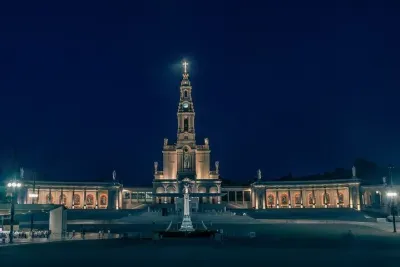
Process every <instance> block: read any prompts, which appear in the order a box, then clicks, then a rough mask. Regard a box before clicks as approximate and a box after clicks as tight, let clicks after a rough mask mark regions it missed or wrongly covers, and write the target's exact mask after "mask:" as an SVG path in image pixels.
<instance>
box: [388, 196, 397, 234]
mask: <svg viewBox="0 0 400 267" xmlns="http://www.w3.org/2000/svg"><path fill="white" fill-rule="evenodd" d="M386 195H387V196H388V197H390V201H391V203H392V205H391V212H392V217H393V233H396V232H397V230H396V217H395V216H396V206H395V203H394V202H395V198H396V197H397V193H396V192H387V193H386Z"/></svg>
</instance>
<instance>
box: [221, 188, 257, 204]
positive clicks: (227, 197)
mask: <svg viewBox="0 0 400 267" xmlns="http://www.w3.org/2000/svg"><path fill="white" fill-rule="evenodd" d="M227 192H228V193H227V196H226V199H227V201H228V204H229V192H230V191H227ZM251 192H253V189H251ZM252 196H253V195H252Z"/></svg>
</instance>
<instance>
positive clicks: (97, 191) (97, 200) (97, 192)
mask: <svg viewBox="0 0 400 267" xmlns="http://www.w3.org/2000/svg"><path fill="white" fill-rule="evenodd" d="M95 208H96V209H98V208H99V189H98V188H96V207H95Z"/></svg>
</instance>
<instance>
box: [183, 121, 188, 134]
mask: <svg viewBox="0 0 400 267" xmlns="http://www.w3.org/2000/svg"><path fill="white" fill-rule="evenodd" d="M183 130H184V131H185V132H187V131H189V119H188V118H185V119H184V120H183Z"/></svg>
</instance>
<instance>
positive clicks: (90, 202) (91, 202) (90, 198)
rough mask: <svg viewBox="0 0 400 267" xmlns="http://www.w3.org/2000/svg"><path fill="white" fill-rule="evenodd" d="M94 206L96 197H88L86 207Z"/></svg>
mask: <svg viewBox="0 0 400 267" xmlns="http://www.w3.org/2000/svg"><path fill="white" fill-rule="evenodd" d="M93 204H94V196H93V195H87V197H86V205H93Z"/></svg>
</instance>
